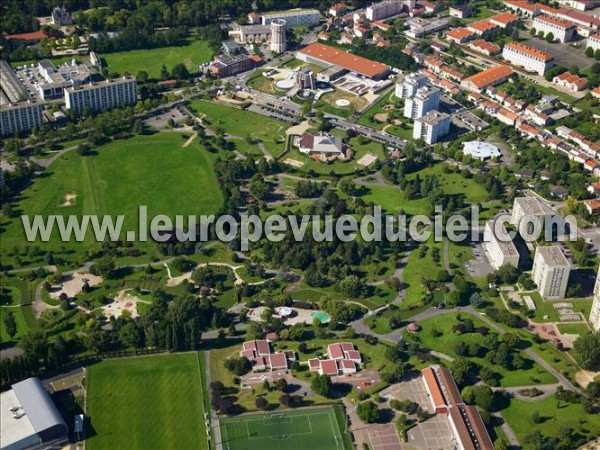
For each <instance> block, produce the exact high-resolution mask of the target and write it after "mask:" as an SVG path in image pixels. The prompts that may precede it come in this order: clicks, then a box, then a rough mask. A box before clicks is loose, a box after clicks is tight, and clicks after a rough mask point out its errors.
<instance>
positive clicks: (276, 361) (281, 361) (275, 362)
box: [269, 353, 288, 370]
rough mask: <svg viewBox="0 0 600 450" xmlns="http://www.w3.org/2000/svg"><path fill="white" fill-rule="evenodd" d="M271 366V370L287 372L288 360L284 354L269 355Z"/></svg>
mask: <svg viewBox="0 0 600 450" xmlns="http://www.w3.org/2000/svg"><path fill="white" fill-rule="evenodd" d="M269 365H270V367H271V370H287V368H288V364H287V359H286V357H285V355H284V354H283V353H273V354H272V355H269Z"/></svg>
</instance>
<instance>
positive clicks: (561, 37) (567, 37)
mask: <svg viewBox="0 0 600 450" xmlns="http://www.w3.org/2000/svg"><path fill="white" fill-rule="evenodd" d="M533 28H535V30H536V31H537V32H538V33H539V32H540V31H541V32H543V33H544V36H547V35H548V34H549V33H552V34H553V35H554V40H555V41H558V42H560V43H562V44H564V43H565V42H569V41H572V40H573V36H574V35H575V24H574V23H573V22H571V21H570V20H565V19H559V18H558V17H552V16H547V15H545V14H542V15H540V16H537V17H535V18H534V19H533Z"/></svg>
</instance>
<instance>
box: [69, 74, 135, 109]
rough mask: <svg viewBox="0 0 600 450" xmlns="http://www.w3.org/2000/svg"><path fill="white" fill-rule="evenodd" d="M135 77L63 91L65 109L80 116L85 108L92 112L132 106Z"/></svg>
mask: <svg viewBox="0 0 600 450" xmlns="http://www.w3.org/2000/svg"><path fill="white" fill-rule="evenodd" d="M136 88H137V81H136V79H135V77H131V76H129V77H122V78H117V79H114V80H105V81H102V82H100V83H90V84H86V85H83V86H79V87H77V88H75V87H70V88H67V89H65V103H66V107H67V109H72V110H73V112H74V113H75V114H81V113H82V112H83V110H84V109H85V108H87V109H90V110H93V111H102V110H105V109H112V108H118V107H120V106H125V105H134V104H135V103H136V101H137V92H136Z"/></svg>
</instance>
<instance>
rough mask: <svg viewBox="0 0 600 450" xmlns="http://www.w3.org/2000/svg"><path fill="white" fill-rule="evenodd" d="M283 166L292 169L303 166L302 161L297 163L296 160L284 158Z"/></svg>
mask: <svg viewBox="0 0 600 450" xmlns="http://www.w3.org/2000/svg"><path fill="white" fill-rule="evenodd" d="M283 163H284V164H287V165H289V166H292V167H296V168H300V167H302V166H303V165H304V163H303V162H302V161H298V160H297V159H292V158H286V159H284V160H283Z"/></svg>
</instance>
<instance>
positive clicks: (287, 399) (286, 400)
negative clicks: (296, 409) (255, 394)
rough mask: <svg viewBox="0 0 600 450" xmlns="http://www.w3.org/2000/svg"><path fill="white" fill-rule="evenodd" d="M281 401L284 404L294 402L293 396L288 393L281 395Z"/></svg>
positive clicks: (287, 404)
mask: <svg viewBox="0 0 600 450" xmlns="http://www.w3.org/2000/svg"><path fill="white" fill-rule="evenodd" d="M279 403H281V404H282V405H283V406H290V404H291V403H292V398H291V397H290V396H289V395H288V394H283V395H282V396H281V397H279Z"/></svg>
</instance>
